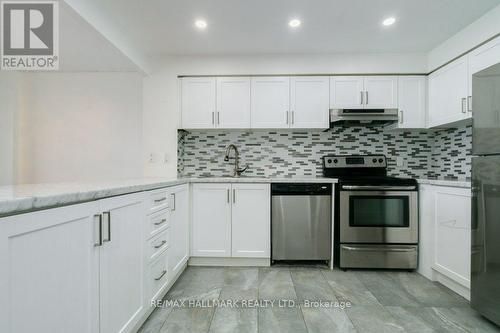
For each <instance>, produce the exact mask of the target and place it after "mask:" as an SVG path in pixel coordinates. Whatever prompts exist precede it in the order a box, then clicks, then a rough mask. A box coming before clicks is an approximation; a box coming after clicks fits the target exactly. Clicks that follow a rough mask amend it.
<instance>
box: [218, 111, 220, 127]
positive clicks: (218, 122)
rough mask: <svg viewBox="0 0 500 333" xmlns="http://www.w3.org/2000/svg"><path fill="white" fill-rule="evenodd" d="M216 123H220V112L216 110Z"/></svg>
mask: <svg viewBox="0 0 500 333" xmlns="http://www.w3.org/2000/svg"><path fill="white" fill-rule="evenodd" d="M217 125H220V112H219V111H217Z"/></svg>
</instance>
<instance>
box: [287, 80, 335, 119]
mask: <svg viewBox="0 0 500 333" xmlns="http://www.w3.org/2000/svg"><path fill="white" fill-rule="evenodd" d="M329 86H330V82H329V79H328V77H325V76H295V77H292V78H291V79H290V122H289V123H290V127H291V128H328V127H329V93H330V91H329Z"/></svg>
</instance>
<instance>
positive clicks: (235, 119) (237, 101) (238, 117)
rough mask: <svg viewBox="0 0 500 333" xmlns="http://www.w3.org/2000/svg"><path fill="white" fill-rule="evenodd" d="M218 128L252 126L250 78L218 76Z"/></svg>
mask: <svg viewBox="0 0 500 333" xmlns="http://www.w3.org/2000/svg"><path fill="white" fill-rule="evenodd" d="M215 120H216V124H215V125H216V126H215V127H217V128H250V78H248V77H218V78H217V110H216V119H215Z"/></svg>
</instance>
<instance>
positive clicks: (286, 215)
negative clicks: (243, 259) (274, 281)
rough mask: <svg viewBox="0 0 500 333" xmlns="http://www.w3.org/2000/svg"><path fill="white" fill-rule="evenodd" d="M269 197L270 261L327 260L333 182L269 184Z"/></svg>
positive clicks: (329, 245) (329, 241)
mask: <svg viewBox="0 0 500 333" xmlns="http://www.w3.org/2000/svg"><path fill="white" fill-rule="evenodd" d="M271 198H272V201H271V207H272V209H271V210H272V216H271V225H272V226H271V234H272V237H271V243H272V252H271V259H272V261H273V262H275V261H276V260H322V261H329V260H330V257H331V243H332V242H331V226H332V185H331V184H308V183H307V184H297V183H290V184H288V183H279V184H272V185H271Z"/></svg>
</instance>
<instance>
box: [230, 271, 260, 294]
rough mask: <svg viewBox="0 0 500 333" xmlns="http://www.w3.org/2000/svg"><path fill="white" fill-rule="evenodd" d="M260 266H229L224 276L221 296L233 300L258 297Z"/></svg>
mask: <svg viewBox="0 0 500 333" xmlns="http://www.w3.org/2000/svg"><path fill="white" fill-rule="evenodd" d="M258 287H259V270H258V268H228V269H227V270H226V272H225V276H224V286H223V287H222V290H221V294H220V298H221V299H232V300H246V299H257V298H258V297H259V289H258Z"/></svg>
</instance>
